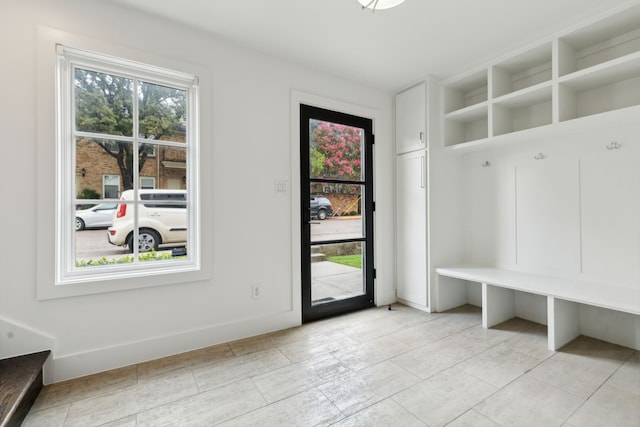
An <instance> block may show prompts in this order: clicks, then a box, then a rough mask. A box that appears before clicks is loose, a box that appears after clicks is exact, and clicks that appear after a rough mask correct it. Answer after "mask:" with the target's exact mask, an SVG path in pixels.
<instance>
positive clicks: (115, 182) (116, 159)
mask: <svg viewBox="0 0 640 427" xmlns="http://www.w3.org/2000/svg"><path fill="white" fill-rule="evenodd" d="M133 169H134V168H133V145H132V144H131V143H130V142H124V141H114V140H107V139H99V138H81V137H79V138H76V166H75V174H76V192H75V193H76V197H77V198H79V199H111V198H113V199H118V198H119V197H120V191H122V190H123V189H126V188H131V182H132V180H133V172H134V171H133ZM127 183H128V185H127Z"/></svg>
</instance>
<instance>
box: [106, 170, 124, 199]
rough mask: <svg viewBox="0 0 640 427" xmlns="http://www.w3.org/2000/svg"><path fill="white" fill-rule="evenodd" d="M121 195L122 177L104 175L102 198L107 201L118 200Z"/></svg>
mask: <svg viewBox="0 0 640 427" xmlns="http://www.w3.org/2000/svg"><path fill="white" fill-rule="evenodd" d="M119 195H120V176H118V175H104V176H103V177H102V197H103V198H105V199H117V198H118V196H119Z"/></svg>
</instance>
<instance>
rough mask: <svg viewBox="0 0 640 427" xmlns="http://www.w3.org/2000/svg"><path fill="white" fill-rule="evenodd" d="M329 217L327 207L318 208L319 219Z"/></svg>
mask: <svg viewBox="0 0 640 427" xmlns="http://www.w3.org/2000/svg"><path fill="white" fill-rule="evenodd" d="M326 218H327V211H326V210H325V209H318V219H321V220H324V219H326Z"/></svg>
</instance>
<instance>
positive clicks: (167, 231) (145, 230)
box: [107, 190, 187, 252]
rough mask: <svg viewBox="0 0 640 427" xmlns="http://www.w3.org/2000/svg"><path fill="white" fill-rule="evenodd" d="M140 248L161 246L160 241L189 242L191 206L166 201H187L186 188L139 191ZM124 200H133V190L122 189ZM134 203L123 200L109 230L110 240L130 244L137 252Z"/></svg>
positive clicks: (124, 244)
mask: <svg viewBox="0 0 640 427" xmlns="http://www.w3.org/2000/svg"><path fill="white" fill-rule="evenodd" d="M138 194H139V197H140V200H142V201H144V203H141V204H139V205H138V230H139V231H138V251H139V252H148V251H150V250H152V249H156V250H157V249H158V245H160V244H168V243H176V244H177V243H186V241H187V206H186V204H167V203H164V202H176V201H186V197H187V192H186V191H185V190H138ZM120 200H133V190H126V191H123V192H122V195H121V197H120ZM133 217H134V205H132V204H127V203H120V204H118V207H117V209H116V211H115V212H114V213H113V225H112V226H111V227H109V229H108V230H107V237H108V238H109V243H111V244H112V245H116V246H127V247H128V248H129V250H130V251H131V252H133Z"/></svg>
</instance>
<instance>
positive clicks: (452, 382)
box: [393, 368, 497, 427]
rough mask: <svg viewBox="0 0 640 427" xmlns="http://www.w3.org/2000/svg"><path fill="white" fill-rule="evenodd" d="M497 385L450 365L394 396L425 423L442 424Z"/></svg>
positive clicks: (494, 389)
mask: <svg viewBox="0 0 640 427" xmlns="http://www.w3.org/2000/svg"><path fill="white" fill-rule="evenodd" d="M496 390H497V389H496V388H495V387H492V386H490V385H489V384H487V383H485V382H484V381H482V380H479V379H478V378H476V377H474V376H472V375H469V374H467V373H465V372H462V371H460V370H458V369H456V368H452V369H449V370H447V371H445V372H442V373H440V374H438V375H435V376H433V377H431V378H429V379H428V380H424V381H422V382H419V383H418V384H415V385H414V386H412V387H410V388H408V389H406V390H404V391H402V392H400V393H398V394H396V395H395V396H393V400H395V401H396V402H398V403H399V404H400V405H402V406H403V407H404V408H406V409H407V410H409V411H411V413H413V414H415V415H416V416H417V417H418V418H420V419H421V420H422V421H423V422H425V423H426V424H427V425H429V426H432V427H435V426H443V425H445V424H447V423H448V422H450V421H452V420H454V419H455V418H457V417H458V416H460V415H461V414H464V413H465V412H467V411H468V410H469V409H471V408H472V407H473V406H474V405H476V404H477V403H479V402H480V401H482V400H484V399H485V398H487V397H488V396H490V395H491V394H492V393H494V392H495V391H496Z"/></svg>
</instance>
